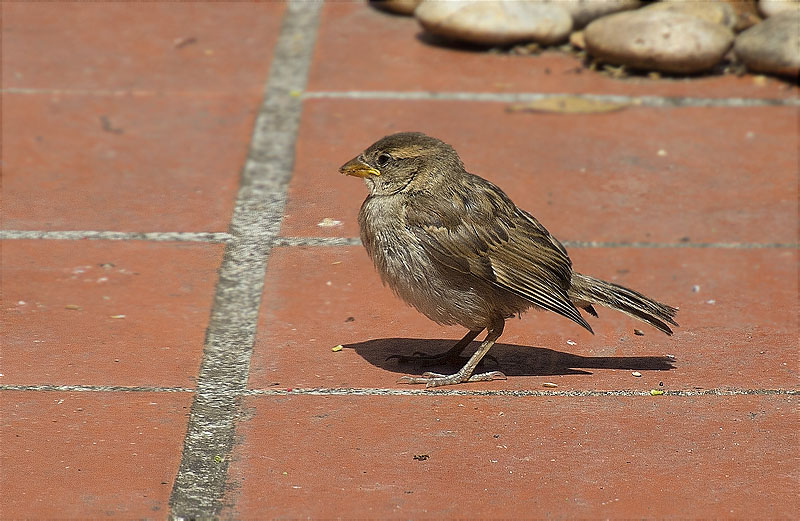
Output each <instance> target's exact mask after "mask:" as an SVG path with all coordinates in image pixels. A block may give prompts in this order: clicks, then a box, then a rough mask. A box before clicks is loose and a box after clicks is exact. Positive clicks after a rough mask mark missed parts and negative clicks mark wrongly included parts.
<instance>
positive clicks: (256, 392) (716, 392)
mask: <svg viewBox="0 0 800 521" xmlns="http://www.w3.org/2000/svg"><path fill="white" fill-rule="evenodd" d="M243 394H244V395H246V396H285V395H295V394H297V395H310V396H419V395H423V396H425V395H437V396H443V395H444V396H652V395H651V393H650V390H641V389H620V390H594V391H592V390H577V389H575V390H565V391H540V390H532V389H530V390H529V389H524V390H484V391H481V390H473V389H470V390H457V389H407V390H406V389H384V388H350V389H348V388H324V387H323V388H310V389H302V388H295V389H291V390H289V389H250V390H247V391H244V392H243ZM664 395H665V396H740V395H791V396H795V395H800V390H797V389H739V388H726V389H691V390H680V389H678V390H664Z"/></svg>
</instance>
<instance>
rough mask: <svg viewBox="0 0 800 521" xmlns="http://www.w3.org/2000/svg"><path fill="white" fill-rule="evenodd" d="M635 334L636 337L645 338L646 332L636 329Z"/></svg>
mask: <svg viewBox="0 0 800 521" xmlns="http://www.w3.org/2000/svg"><path fill="white" fill-rule="evenodd" d="M633 334H634V335H636V336H644V331H642V330H641V329H634V330H633Z"/></svg>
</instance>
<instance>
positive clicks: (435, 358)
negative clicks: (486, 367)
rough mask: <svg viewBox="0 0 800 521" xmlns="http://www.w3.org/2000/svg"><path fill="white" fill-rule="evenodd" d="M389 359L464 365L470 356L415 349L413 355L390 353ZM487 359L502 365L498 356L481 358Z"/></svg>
mask: <svg viewBox="0 0 800 521" xmlns="http://www.w3.org/2000/svg"><path fill="white" fill-rule="evenodd" d="M389 360H397V361H398V362H400V363H401V364H409V363H412V364H417V365H421V366H422V367H432V366H435V365H460V366H463V365H464V363H465V362H466V361H467V360H468V358H464V357H463V356H459V355H458V354H453V353H451V352H450V351H446V352H444V353H439V354H438V355H429V354H427V353H423V352H422V351H415V352H414V353H413V354H411V355H389V356H387V357H386V361H387V362H388V361H389ZM486 360H491V361H492V362H493V363H494V365H495V366H499V365H500V364H499V362H498V361H497V358H495V357H493V356H492V355H486V356H485V357H484V358H483V360H481V363H483V362H485V361H486ZM418 383H419V382H418Z"/></svg>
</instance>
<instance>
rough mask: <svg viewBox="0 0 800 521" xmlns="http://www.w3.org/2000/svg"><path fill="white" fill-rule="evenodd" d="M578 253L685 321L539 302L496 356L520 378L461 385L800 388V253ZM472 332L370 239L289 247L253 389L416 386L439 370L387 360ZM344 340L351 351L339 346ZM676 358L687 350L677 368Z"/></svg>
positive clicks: (264, 310) (265, 315)
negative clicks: (541, 307)
mask: <svg viewBox="0 0 800 521" xmlns="http://www.w3.org/2000/svg"><path fill="white" fill-rule="evenodd" d="M570 254H571V257H572V259H573V261H574V265H575V268H576V270H578V271H582V272H585V273H588V274H591V275H594V276H597V277H601V278H605V279H606V280H610V281H612V282H616V283H618V284H623V285H626V286H629V287H632V288H634V289H638V290H640V291H642V292H644V293H645V294H647V295H650V296H652V297H654V298H658V299H660V300H661V301H663V302H666V303H669V304H672V305H676V306H679V307H680V312H679V314H678V317H677V320H678V323H680V324H681V327H680V328H677V329H676V331H675V335H674V336H672V337H667V336H666V335H663V334H662V333H660V332H658V331H656V330H655V329H653V328H651V327H649V326H647V325H645V324H642V323H640V322H637V321H635V320H633V319H630V318H628V317H626V316H625V315H622V314H621V313H617V312H614V311H612V310H609V309H605V308H598V313H599V315H600V317H599V318H597V319H595V318H591V317H590V318H589V322H590V323H591V325H592V327H593V328H594V330H595V335H594V336H593V335H591V334H590V333H588V332H587V331H585V330H583V329H581V328H580V327H578V326H577V325H574V324H572V323H571V322H569V321H568V320H567V319H565V318H562V317H560V316H558V315H556V314H554V313H545V312H541V313H539V312H533V311H531V312H529V313H526V314H524V315H523V316H522V320H517V319H511V320H509V321H508V322H507V325H506V329H505V333H504V334H503V336H502V338H501V344H499V345H497V346H495V347H494V348H492V350H491V351H490V354H491V355H493V356H494V357H495V358H496V361H497V362H496V364H495V363H493V362H491V361H487V362H486V365H485V367H486V368H487V370H493V369H495V368H499V369H501V370H503V371H504V372H505V373H506V374H507V375H508V376H509V379H508V380H505V381H495V382H481V383H474V384H462V385H461V386H460V387H459V388H463V389H538V388H541V385H542V383H543V382H553V383H557V384H558V385H559V388H560V389H561V390H565V389H639V390H644V391H647V390H650V389H654V388H661V389H667V390H669V389H693V388H715V387H741V388H780V387H786V386H788V387H792V388H794V387H796V386H797V365H796V355H797V331H798V322H797V316H798V315H797V309H798V304H797V291H798V288H797V277H796V270H797V262H798V253H797V251H796V250H787V249H757V250H723V249H652V248H646V249H634V248H591V249H572V250H571V252H570ZM695 286H698V287H697V288H695ZM695 290H697V291H695ZM776 310H782V311H780V312H776ZM634 328H638V329H640V330H642V331H643V332H644V336H638V335H635V334H634V331H633V330H634ZM465 333H466V331H465V330H464V329H463V328H460V327H458V326H453V327H444V326H438V325H436V324H435V323H434V322H432V321H430V320H428V319H427V318H426V317H424V316H423V315H421V314H420V313H418V312H417V311H416V310H414V309H413V308H411V307H408V306H406V305H405V304H404V303H403V302H402V301H400V300H399V299H398V298H396V297H395V296H394V295H393V294H392V293H391V291H390V290H389V289H388V288H385V287H382V286H381V283H380V279H379V277H378V274H377V273H376V272H375V269H374V268H373V266H372V264H371V262H370V261H369V259H368V258H367V255H366V253H365V252H364V251H363V250H362V248H361V247H352V248H346V247H319V248H305V247H295V248H279V249H277V250H275V251H274V252H273V254H272V255H271V257H270V261H269V267H268V272H267V279H266V285H265V289H264V300H263V302H262V307H261V316H260V320H259V329H258V335H257V339H256V344H255V347H254V351H253V359H252V363H251V374H250V382H249V386H250V387H251V388H269V387H276V388H295V387H302V388H310V387H341V388H351V387H352V388H361V387H380V388H385V387H390V388H403V389H408V388H409V386H407V385H404V384H399V383H396V381H397V379H398V377H399V376H401V375H403V374H420V373H422V372H423V371H424V370H426V369H425V368H422V367H420V366H418V365H415V364H400V363H398V362H397V361H395V360H390V361H387V360H386V358H387V357H388V356H389V355H392V354H406V355H410V354H411V353H413V352H414V351H423V352H429V353H437V352H442V351H445V350H446V349H447V348H449V347H450V346H452V345H453V343H454V342H455V341H456V340H457V339H459V338H461V337H462V336H463V335H464V334H465ZM479 338H482V337H479ZM337 344H342V345H344V346H345V348H344V349H343V350H342V351H340V352H332V351H331V348H332V347H334V346H336V345H337ZM473 345H476V344H473ZM665 354H671V355H674V356H675V357H676V361H675V362H674V364H671V363H669V361H668V360H666V359H665V358H664V355H665ZM458 368H459V367H443V368H439V369H441V370H444V371H449V372H455V370H457V369H458ZM633 371H639V372H641V373H642V374H643V376H642V377H641V378H636V377H634V376H632V372H633ZM417 388H418V387H417Z"/></svg>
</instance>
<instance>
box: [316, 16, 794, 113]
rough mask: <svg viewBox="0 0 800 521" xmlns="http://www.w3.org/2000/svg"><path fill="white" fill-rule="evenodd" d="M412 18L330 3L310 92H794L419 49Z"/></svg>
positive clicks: (781, 86)
mask: <svg viewBox="0 0 800 521" xmlns="http://www.w3.org/2000/svg"><path fill="white" fill-rule="evenodd" d="M421 35H422V29H421V27H420V26H419V24H418V23H417V22H416V20H414V19H413V18H410V17H401V16H392V15H389V14H386V13H383V12H381V11H378V10H376V9H373V8H370V7H369V6H368V5H367V3H366V2H328V3H326V4H325V7H324V9H323V12H322V24H321V26H320V30H319V35H318V37H317V45H316V51H315V59H314V64H313V67H312V69H311V74H310V77H309V87H308V88H309V90H317V91H318V90H322V91H325V90H334V91H336V90H339V91H341V90H384V91H466V92H548V93H553V92H556V93H594V94H600V93H612V94H628V95H656V96H658V95H661V96H694V97H711V98H718V97H757V98H772V97H775V98H786V97H790V96H796V95H797V93H798V90H797V89H795V88H792V87H790V86H789V85H788V84H787V83H785V82H781V81H779V80H775V79H767V78H764V77H761V78H758V79H757V80H756V79H754V77H753V76H749V75H746V76H744V77H736V76H733V75H727V76H709V77H700V78H680V79H660V80H650V79H647V78H631V79H625V80H615V79H612V78H610V77H608V76H605V75H602V74H599V73H594V72H590V71H589V70H588V69H585V68H584V67H583V66H582V64H581V61H580V60H579V59H577V58H575V57H574V56H572V55H570V54H567V53H560V52H545V53H543V54H541V55H539V56H511V55H507V54H491V53H487V52H483V51H479V50H468V49H457V48H446V47H441V46H436V45H430V44H427V43H425V41H424V40H425V39H424V38H421V37H420V36H421Z"/></svg>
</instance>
